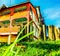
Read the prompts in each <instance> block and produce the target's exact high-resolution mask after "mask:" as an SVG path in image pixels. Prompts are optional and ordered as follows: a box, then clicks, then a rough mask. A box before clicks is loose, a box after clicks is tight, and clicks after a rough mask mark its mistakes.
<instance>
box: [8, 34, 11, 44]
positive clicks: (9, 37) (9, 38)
mask: <svg viewBox="0 0 60 56" xmlns="http://www.w3.org/2000/svg"><path fill="white" fill-rule="evenodd" d="M10 40H11V34H9V36H8V45H9V44H10V42H11V41H10Z"/></svg>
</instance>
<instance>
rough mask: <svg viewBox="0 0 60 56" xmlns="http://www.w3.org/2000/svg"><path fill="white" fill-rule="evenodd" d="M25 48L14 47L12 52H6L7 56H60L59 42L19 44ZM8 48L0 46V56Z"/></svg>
mask: <svg viewBox="0 0 60 56" xmlns="http://www.w3.org/2000/svg"><path fill="white" fill-rule="evenodd" d="M19 44H21V45H23V46H25V48H21V47H20V46H15V47H14V49H13V51H11V52H8V53H7V54H9V55H7V56H60V40H59V41H33V42H20V43H19ZM8 47H9V46H7V45H6V44H4V45H0V56H2V55H3V54H4V52H5V51H6V49H7V48H8Z"/></svg>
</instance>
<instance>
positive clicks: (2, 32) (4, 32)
mask: <svg viewBox="0 0 60 56" xmlns="http://www.w3.org/2000/svg"><path fill="white" fill-rule="evenodd" d="M19 30H20V27H19V26H14V27H11V28H10V27H7V28H4V27H2V28H0V35H9V34H17V33H18V32H19Z"/></svg>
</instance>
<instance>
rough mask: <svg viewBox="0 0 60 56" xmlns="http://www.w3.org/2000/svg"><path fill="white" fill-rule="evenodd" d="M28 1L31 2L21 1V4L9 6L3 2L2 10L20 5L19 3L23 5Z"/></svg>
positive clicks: (0, 8)
mask: <svg viewBox="0 0 60 56" xmlns="http://www.w3.org/2000/svg"><path fill="white" fill-rule="evenodd" d="M27 3H30V2H23V3H20V4H16V5H13V6H9V7H7V6H6V5H5V4H3V5H2V6H1V7H0V11H1V10H3V9H7V8H12V7H15V6H19V5H22V4H27Z"/></svg>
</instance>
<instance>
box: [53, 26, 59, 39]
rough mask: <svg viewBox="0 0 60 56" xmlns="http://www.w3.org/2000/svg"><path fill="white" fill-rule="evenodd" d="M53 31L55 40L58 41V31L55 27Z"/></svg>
mask: <svg viewBox="0 0 60 56" xmlns="http://www.w3.org/2000/svg"><path fill="white" fill-rule="evenodd" d="M54 31H55V37H56V40H59V29H58V28H56V27H55V28H54Z"/></svg>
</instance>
